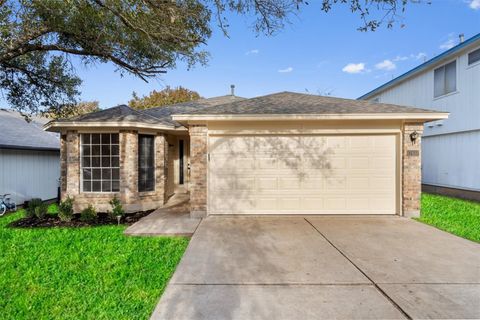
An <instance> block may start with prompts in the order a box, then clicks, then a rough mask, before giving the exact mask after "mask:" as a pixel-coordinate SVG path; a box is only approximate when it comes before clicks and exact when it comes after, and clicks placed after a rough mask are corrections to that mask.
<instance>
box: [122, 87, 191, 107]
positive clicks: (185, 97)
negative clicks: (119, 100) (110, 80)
mask: <svg viewBox="0 0 480 320" xmlns="http://www.w3.org/2000/svg"><path fill="white" fill-rule="evenodd" d="M197 99H200V95H199V94H198V92H196V91H192V90H189V89H186V88H183V87H181V86H180V87H176V88H173V89H172V88H170V87H169V86H167V87H166V88H165V89H163V90H160V91H155V90H153V91H152V92H150V94H149V95H148V96H143V97H141V98H140V97H138V95H137V94H136V93H135V92H133V93H132V100H130V101H129V102H128V105H129V106H130V107H132V108H134V109H148V108H152V107H160V106H165V105H170V104H175V103H180V102H187V101H193V100H197Z"/></svg>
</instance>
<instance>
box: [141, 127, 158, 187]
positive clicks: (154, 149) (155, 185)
mask: <svg viewBox="0 0 480 320" xmlns="http://www.w3.org/2000/svg"><path fill="white" fill-rule="evenodd" d="M140 136H151V137H152V138H153V144H152V146H153V189H152V190H145V191H140V184H139V183H138V182H139V180H140V175H139V171H140V161H138V160H139V159H138V158H139V157H140V152H139V149H140ZM156 137H157V135H156V134H152V133H140V132H139V133H138V134H137V192H138V193H140V194H142V195H147V194H149V193H155V192H156V191H157V168H156V167H155V164H156V163H157V155H156V153H157V148H156V145H155V139H156Z"/></svg>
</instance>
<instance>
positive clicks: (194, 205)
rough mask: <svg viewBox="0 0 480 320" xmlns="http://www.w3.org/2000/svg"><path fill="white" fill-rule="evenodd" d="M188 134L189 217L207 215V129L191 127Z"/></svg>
mask: <svg viewBox="0 0 480 320" xmlns="http://www.w3.org/2000/svg"><path fill="white" fill-rule="evenodd" d="M189 132H190V215H191V216H192V217H205V216H206V215H207V160H208V159H207V156H208V155H207V132H208V130H207V127H205V126H191V127H190V128H189Z"/></svg>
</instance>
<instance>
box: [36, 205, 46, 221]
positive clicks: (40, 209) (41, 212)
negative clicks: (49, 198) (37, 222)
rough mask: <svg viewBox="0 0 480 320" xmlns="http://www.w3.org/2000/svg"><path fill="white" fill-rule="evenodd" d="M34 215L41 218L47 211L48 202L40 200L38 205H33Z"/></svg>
mask: <svg viewBox="0 0 480 320" xmlns="http://www.w3.org/2000/svg"><path fill="white" fill-rule="evenodd" d="M34 212H35V216H36V217H37V218H38V219H43V218H45V216H46V215H47V213H48V204H46V203H44V202H42V203H40V204H39V205H38V206H36V207H35V209H34Z"/></svg>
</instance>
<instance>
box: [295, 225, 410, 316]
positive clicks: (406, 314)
mask: <svg viewBox="0 0 480 320" xmlns="http://www.w3.org/2000/svg"><path fill="white" fill-rule="evenodd" d="M304 219H305V221H306V222H307V223H308V224H309V225H311V226H312V228H313V229H315V231H317V232H318V234H319V235H321V236H322V237H323V238H324V239H325V240H326V241H327V242H328V243H329V244H330V245H331V246H332V247H334V248H335V250H337V251H338V252H339V253H340V254H341V255H342V256H343V257H344V258H345V259H347V260H348V261H349V262H350V263H351V264H352V265H353V266H354V267H355V268H356V269H357V270H358V271H359V272H360V273H361V274H363V275H364V276H365V278H367V279H368V280H370V281H371V282H372V284H373V286H374V287H375V288H376V289H377V290H378V291H379V292H380V293H381V294H382V295H383V296H384V297H385V298H386V299H387V300H388V301H390V303H391V304H392V305H394V306H395V308H397V309H398V311H400V312H401V313H402V314H403V315H404V316H405V317H406V318H407V319H410V320H412V319H413V318H412V317H411V316H410V315H409V314H408V313H407V312H406V311H405V310H403V309H402V307H400V306H399V305H398V304H397V303H396V302H395V301H394V300H393V299H392V298H390V297H389V296H388V295H387V293H386V292H385V291H383V289H382V288H380V286H378V285H377V283H376V282H375V281H373V279H372V278H370V277H369V276H368V275H367V274H366V273H365V272H364V271H363V270H362V269H360V267H359V266H357V265H356V264H355V263H354V262H353V261H352V260H351V259H350V258H349V257H348V256H347V255H346V254H345V253H343V252H342V250H340V249H339V248H338V247H337V246H336V245H334V244H333V242H332V241H330V239H328V238H327V237H326V236H325V235H324V234H323V233H322V232H321V231H320V230H318V229H317V228H316V227H315V226H314V225H313V224H312V223H311V222H310V221H309V220H308V219H307V218H304Z"/></svg>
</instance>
